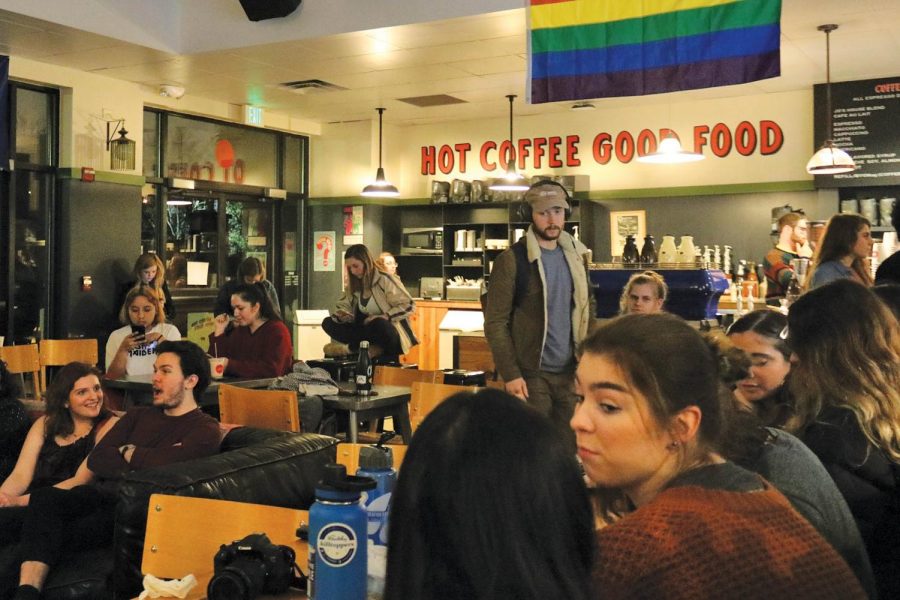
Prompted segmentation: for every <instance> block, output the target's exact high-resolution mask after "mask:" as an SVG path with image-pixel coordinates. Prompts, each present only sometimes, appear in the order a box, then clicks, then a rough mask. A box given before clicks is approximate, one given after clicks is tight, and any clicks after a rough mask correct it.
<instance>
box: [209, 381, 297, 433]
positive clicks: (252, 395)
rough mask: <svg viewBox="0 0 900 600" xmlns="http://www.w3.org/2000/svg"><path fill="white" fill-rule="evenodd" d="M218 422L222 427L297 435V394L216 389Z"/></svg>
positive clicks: (227, 388) (228, 386)
mask: <svg viewBox="0 0 900 600" xmlns="http://www.w3.org/2000/svg"><path fill="white" fill-rule="evenodd" d="M219 420H220V421H222V423H231V424H235V425H250V426H252V427H265V428H268V429H280V430H282V431H300V408H299V404H298V401H297V392H292V391H291V390H250V389H247V388H241V387H236V386H233V385H226V384H221V385H219Z"/></svg>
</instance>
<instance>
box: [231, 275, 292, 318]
mask: <svg viewBox="0 0 900 600" xmlns="http://www.w3.org/2000/svg"><path fill="white" fill-rule="evenodd" d="M233 293H234V295H235V296H240V298H241V300H243V301H244V302H249V303H250V304H259V314H260V315H261V316H262V317H263V318H265V319H268V320H270V321H281V320H282V319H281V312H280V311H279V310H278V309H276V308H275V306H274V305H273V304H272V300H271V299H270V298H269V294H268V292H266V288H265V287H263V284H262V282H260V281H257V282H256V283H242V284H241V285H239V286H237V287H236V288H234V292H233Z"/></svg>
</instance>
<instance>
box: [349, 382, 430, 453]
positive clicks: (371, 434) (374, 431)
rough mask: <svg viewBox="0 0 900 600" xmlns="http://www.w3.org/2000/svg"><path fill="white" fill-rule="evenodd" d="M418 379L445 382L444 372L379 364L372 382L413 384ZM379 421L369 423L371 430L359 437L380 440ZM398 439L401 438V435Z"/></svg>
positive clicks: (367, 439) (372, 440)
mask: <svg viewBox="0 0 900 600" xmlns="http://www.w3.org/2000/svg"><path fill="white" fill-rule="evenodd" d="M417 381H423V382H426V383H444V372H443V371H426V370H419V369H401V368H400V367H390V366H385V365H378V366H376V367H375V373H374V374H373V375H372V383H374V384H375V385H402V386H411V385H412V384H413V383H415V382H417ZM378 421H379V420H373V421H372V422H371V423H369V431H368V432H363V433H362V434H360V436H359V438H360V439H361V440H363V441H364V442H366V441H369V442H376V441H378V426H379V425H380V423H379V422H378ZM397 439H399V437H398V438H397Z"/></svg>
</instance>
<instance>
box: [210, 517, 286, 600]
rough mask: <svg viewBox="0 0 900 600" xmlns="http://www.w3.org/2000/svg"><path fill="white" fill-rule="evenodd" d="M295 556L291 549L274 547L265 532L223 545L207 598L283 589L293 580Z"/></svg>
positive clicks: (247, 599)
mask: <svg viewBox="0 0 900 600" xmlns="http://www.w3.org/2000/svg"><path fill="white" fill-rule="evenodd" d="M295 559H296V555H295V553H294V550H293V548H290V547H288V546H276V545H275V544H273V543H272V542H271V541H269V538H268V536H266V534H264V533H251V534H250V535H248V536H247V537H245V538H244V539H242V540H237V541H235V542H232V543H230V544H227V545H225V544H222V546H221V547H220V548H219V551H218V552H216V555H215V557H214V558H213V565H214V572H215V574H214V575H213V578H212V579H210V581H209V585H208V586H207V588H206V595H207V597H208V598H209V600H252V599H253V598H256V597H257V596H258V595H260V594H263V593H265V594H280V593H282V592H285V591H287V589H288V588H289V587H290V585H291V583H293V582H294V561H295Z"/></svg>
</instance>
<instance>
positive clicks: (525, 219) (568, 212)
mask: <svg viewBox="0 0 900 600" xmlns="http://www.w3.org/2000/svg"><path fill="white" fill-rule="evenodd" d="M545 185H555V186H556V187H558V188H559V189H561V190H562V193H563V194H565V196H566V204H568V205H569V208H567V209H565V219H566V221H568V220H569V218H570V217H571V216H572V198H571V196H569V191H568V190H567V189H566V188H565V186H563V184H561V183H560V182H558V181H553V180H552V179H541V180H540V181H538V182H537V183H534V184H532V185H531V187H530V188H528V192H530V191H531V190H533V189H534V188H537V187H541V186H545ZM528 192H525V193H524V194H523V195H522V200H521V201H520V202H519V204H518V205H517V206H516V219H517V220H518V221H521V222H522V223H531V222H532V220H531V204H529V203H528V201H527V200H525V197H526V196H527V195H528Z"/></svg>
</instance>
